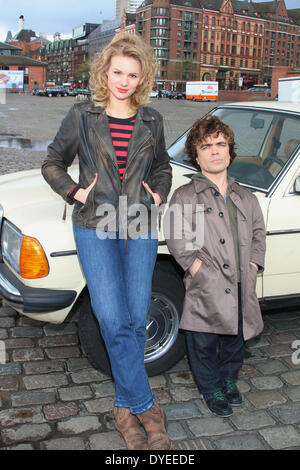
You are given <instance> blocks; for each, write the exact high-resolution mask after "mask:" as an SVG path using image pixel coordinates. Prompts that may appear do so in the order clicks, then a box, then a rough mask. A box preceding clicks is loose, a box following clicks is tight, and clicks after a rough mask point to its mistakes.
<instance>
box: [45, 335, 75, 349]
mask: <svg viewBox="0 0 300 470" xmlns="http://www.w3.org/2000/svg"><path fill="white" fill-rule="evenodd" d="M74 344H78V336H77V335H61V336H60V335H58V336H48V337H44V338H42V339H40V340H39V346H41V347H43V348H53V347H56V346H73V345H74Z"/></svg>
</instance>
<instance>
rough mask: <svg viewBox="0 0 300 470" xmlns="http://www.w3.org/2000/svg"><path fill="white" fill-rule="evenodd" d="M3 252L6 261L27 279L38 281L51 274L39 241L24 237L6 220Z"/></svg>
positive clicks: (3, 234)
mask: <svg viewBox="0 0 300 470" xmlns="http://www.w3.org/2000/svg"><path fill="white" fill-rule="evenodd" d="M1 252H2V257H3V258H4V259H5V261H6V262H7V263H8V264H9V265H10V266H11V267H12V268H13V269H14V270H15V271H16V272H17V273H19V274H20V275H21V276H22V277H23V278H25V279H38V278H41V277H45V276H47V275H48V274H49V264H48V260H47V257H46V255H45V252H44V250H43V247H42V246H41V244H40V243H39V241H38V240H37V239H36V238H33V237H29V236H27V235H23V234H22V232H21V231H20V230H19V229H18V228H17V227H16V226H15V225H13V224H12V223H11V222H9V221H8V220H5V219H4V221H3V224H2V231H1Z"/></svg>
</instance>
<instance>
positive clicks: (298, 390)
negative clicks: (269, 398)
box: [284, 386, 300, 401]
mask: <svg viewBox="0 0 300 470" xmlns="http://www.w3.org/2000/svg"><path fill="white" fill-rule="evenodd" d="M284 393H285V395H287V396H288V397H289V398H290V399H291V400H292V401H300V386H297V387H287V388H285V389H284Z"/></svg>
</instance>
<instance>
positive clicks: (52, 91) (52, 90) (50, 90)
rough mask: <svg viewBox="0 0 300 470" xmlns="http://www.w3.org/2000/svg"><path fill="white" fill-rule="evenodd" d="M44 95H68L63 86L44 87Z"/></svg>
mask: <svg viewBox="0 0 300 470" xmlns="http://www.w3.org/2000/svg"><path fill="white" fill-rule="evenodd" d="M44 95H45V96H50V97H51V96H68V90H67V89H66V88H64V87H63V86H53V87H46V88H45V90H44Z"/></svg>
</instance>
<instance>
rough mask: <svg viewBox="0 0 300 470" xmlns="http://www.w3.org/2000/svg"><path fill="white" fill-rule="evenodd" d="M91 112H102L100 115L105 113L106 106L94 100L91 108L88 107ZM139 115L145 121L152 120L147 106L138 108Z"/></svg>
mask: <svg viewBox="0 0 300 470" xmlns="http://www.w3.org/2000/svg"><path fill="white" fill-rule="evenodd" d="M88 111H89V112H90V113H93V114H100V115H105V108H103V106H100V105H97V102H96V101H93V102H92V103H91V105H90V108H89V109H88ZM137 115H138V116H139V117H140V118H141V119H142V120H143V121H152V119H153V118H152V114H150V112H149V110H148V108H147V107H146V106H145V107H140V108H138V110H137Z"/></svg>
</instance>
